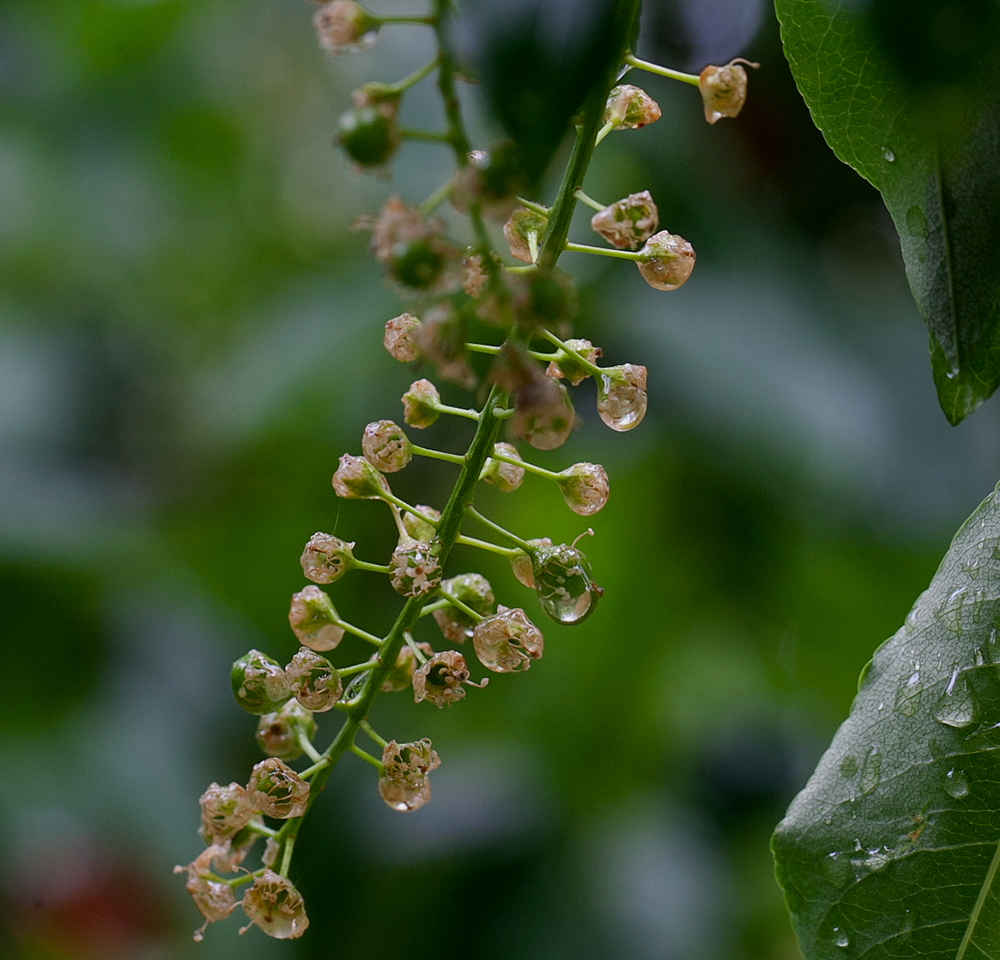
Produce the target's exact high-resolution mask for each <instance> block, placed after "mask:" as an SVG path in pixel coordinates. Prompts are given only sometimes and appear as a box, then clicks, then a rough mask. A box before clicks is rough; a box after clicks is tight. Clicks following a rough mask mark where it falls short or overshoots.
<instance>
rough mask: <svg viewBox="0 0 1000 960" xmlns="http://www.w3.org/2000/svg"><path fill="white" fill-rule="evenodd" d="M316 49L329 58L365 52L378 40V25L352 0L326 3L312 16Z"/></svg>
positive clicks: (334, 0)
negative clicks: (316, 39) (332, 55)
mask: <svg viewBox="0 0 1000 960" xmlns="http://www.w3.org/2000/svg"><path fill="white" fill-rule="evenodd" d="M313 24H314V25H315V27H316V33H317V34H318V36H319V45H320V46H321V47H322V48H323V49H324V50H327V51H329V52H330V53H333V54H341V53H352V52H353V51H355V50H365V49H367V48H368V47H370V46H371V45H372V44H373V43H375V41H376V40H377V39H378V29H379V21H378V20H377V19H376V18H375V17H373V16H372V15H371V14H370V13H369V12H368V11H367V10H365V8H364V7H362V6H361V4H360V3H355V0H330V2H329V3H324V4H323V6H321V7H320V8H319V10H317V11H316V13H315V14H314V15H313Z"/></svg>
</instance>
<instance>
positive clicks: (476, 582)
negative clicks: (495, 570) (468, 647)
mask: <svg viewBox="0 0 1000 960" xmlns="http://www.w3.org/2000/svg"><path fill="white" fill-rule="evenodd" d="M441 592H442V593H443V594H444V595H445V596H448V597H454V598H455V599H456V600H458V601H460V602H461V603H464V604H465V605H466V606H467V607H471V608H472V609H473V610H475V611H476V613H478V614H480V615H481V616H486V615H487V614H489V613H491V612H492V611H493V604H494V603H495V598H494V596H493V588H492V587H491V586H490V582H489V580H487V579H486V577H484V576H482V575H481V574H478V573H463V574H461V575H460V576H457V577H452V578H451V579H449V580H443V581H442V582H441ZM434 619H435V621H436V622H437V625H438V626H439V627H440V628H441V633H442V634H443V635H444V638H445V640H449V641H451V642H452V643H465V641H466V640H468V639H469V637H471V636H472V628H473V627H474V626H475V625H476V621H475V620H474V619H473V618H472V617H470V616H469V614H467V613H466V612H465V611H464V610H462V609H460V608H459V607H455V606H447V607H444V608H443V609H441V610H435V611H434Z"/></svg>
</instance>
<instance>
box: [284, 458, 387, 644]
mask: <svg viewBox="0 0 1000 960" xmlns="http://www.w3.org/2000/svg"><path fill="white" fill-rule="evenodd" d="M369 469H371V468H369ZM374 472H375V471H374V470H372V473H374ZM376 476H377V474H376ZM353 550H354V543H353V542H352V543H347V542H346V541H345V540H341V539H340V538H339V537H335V536H333V535H332V534H329V533H322V532H321V531H320V532H317V533H314V534H313V535H312V536H311V537H310V538H309V542H308V543H307V544H306V548H305V550H303V551H302V556H301V557H300V558H299V562H300V563H301V564H302V572H303V573H304V574H305V575H306V579H307V580H312V581H313V583H333V581H334V580H339V579H340V578H341V577H342V576H343V575H344V574H345V573H347V571H348V570H350V569H351V567H353V566H354V553H353V552H352V551H353ZM317 613H318V611H317ZM338 642H339V641H338ZM334 646H336V644H334Z"/></svg>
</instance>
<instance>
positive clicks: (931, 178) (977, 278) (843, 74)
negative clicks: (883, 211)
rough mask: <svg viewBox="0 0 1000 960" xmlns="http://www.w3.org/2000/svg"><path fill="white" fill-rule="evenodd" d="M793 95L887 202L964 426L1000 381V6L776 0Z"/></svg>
mask: <svg viewBox="0 0 1000 960" xmlns="http://www.w3.org/2000/svg"><path fill="white" fill-rule="evenodd" d="M775 5H776V9H777V13H778V19H779V20H780V21H781V35H782V41H783V43H784V46H785V53H786V55H787V57H788V61H789V63H790V64H791V68H792V73H793V74H794V76H795V80H796V83H797V84H798V87H799V90H800V91H801V93H802V96H803V97H804V99H805V101H806V104H807V105H808V107H809V109H810V111H811V112H812V116H813V120H814V121H815V123H816V125H817V126H818V127H819V128H820V130H822V132H823V135H824V136H825V137H826V140H827V143H829V145H830V147H831V148H832V149H833V150H834V152H835V153H836V154H837V156H838V157H839V158H840V159H841V160H843V161H844V162H845V163H848V164H850V166H852V167H853V168H854V169H855V170H857V172H858V173H860V174H861V176H863V177H864V178H865V179H866V180H869V181H870V182H871V183H872V184H873V185H874V186H875V187H877V188H878V190H879V191H880V192H881V193H882V197H883V199H884V200H885V204H886V207H887V208H888V210H889V213H890V214H891V215H892V218H893V220H894V221H895V224H896V229H897V230H898V232H899V236H900V243H901V247H902V252H903V261H904V263H905V266H906V274H907V277H908V279H909V282H910V289H911V290H912V292H913V296H914V299H915V300H916V302H917V306H918V307H919V309H920V312H921V314H922V315H923V317H924V319H925V321H926V322H927V326H928V328H929V330H930V334H931V354H932V367H933V372H934V381H935V384H936V386H937V390H938V398H939V400H940V402H941V406H942V409H943V410H944V412H945V414H946V415H947V417H948V419H949V420H950V421H951V422H952V423H958V422H959V421H961V420H962V419H963V418H964V417H966V416H967V415H968V414H970V413H971V412H972V411H973V410H975V409H976V407H977V406H979V404H980V403H982V402H983V401H984V400H986V399H987V398H988V397H989V396H990V395H991V394H992V393H993V391H994V390H995V389H996V388H997V386H998V385H1000V309H998V308H1000V96H998V95H997V91H998V89H1000V7H998V5H997V4H995V3H993V2H992V0H944V2H942V0H905V2H904V0H868V2H858V0H853V2H847V0H839V2H838V0H776V4H775Z"/></svg>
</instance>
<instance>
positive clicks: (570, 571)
mask: <svg viewBox="0 0 1000 960" xmlns="http://www.w3.org/2000/svg"><path fill="white" fill-rule="evenodd" d="M532 569H533V572H534V576H535V592H536V593H537V594H538V602H539V603H540V604H541V605H542V609H543V610H544V611H545V612H546V614H548V616H550V617H551V618H552V619H553V620H555V621H556V623H561V624H564V625H567V626H568V625H569V624H573V623H582V622H583V621H584V620H586V619H587V617H589V616H590V614H591V613H593V612H594V607H595V606H596V604H597V601H598V600H600V598H601V597H602V596H603V594H604V591H603V590H602V589H601V588H600V587H599V586H597V584H596V583H594V581H593V578H592V576H591V567H590V561H589V560H587V558H586V557H585V556H584V554H583V551H582V550H578V549H577V548H576V547H571V546H569V545H567V544H565V543H563V544H560V545H559V546H558V547H539V548H538V550H536V551H535V555H534V557H532Z"/></svg>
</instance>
